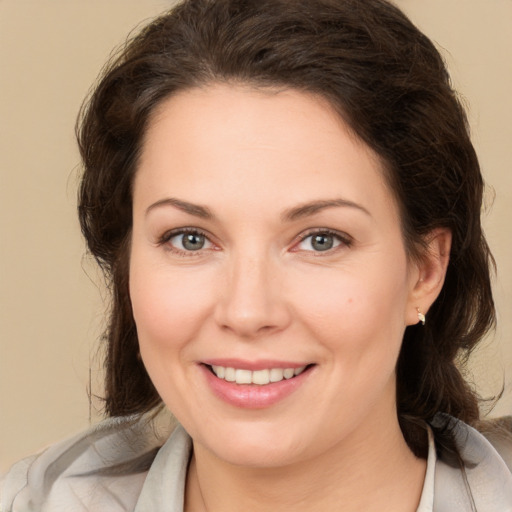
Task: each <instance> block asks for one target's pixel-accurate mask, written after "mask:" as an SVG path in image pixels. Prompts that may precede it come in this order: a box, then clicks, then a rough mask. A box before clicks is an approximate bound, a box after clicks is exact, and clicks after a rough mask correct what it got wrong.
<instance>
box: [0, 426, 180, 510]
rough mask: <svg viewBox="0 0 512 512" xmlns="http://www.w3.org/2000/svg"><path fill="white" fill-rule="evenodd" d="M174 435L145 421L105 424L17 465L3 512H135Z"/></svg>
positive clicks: (0, 498)
mask: <svg viewBox="0 0 512 512" xmlns="http://www.w3.org/2000/svg"><path fill="white" fill-rule="evenodd" d="M170 430H172V426H171V425H167V426H166V427H165V428H163V429H162V428H160V429H157V428H156V426H155V424H154V423H153V422H152V421H150V420H148V419H147V418H141V419H134V418H122V419H119V418H115V419H108V420H105V421H103V422H101V423H99V424H98V425H96V426H94V427H92V428H90V429H88V430H86V431H85V432H82V433H81V434H78V435H76V436H74V437H72V438H69V439H66V440H64V441H61V442H59V443H57V444H55V445H53V446H51V447H50V448H48V449H47V450H45V451H44V452H42V453H40V454H38V455H35V456H32V457H29V458H27V459H24V460H22V461H20V462H18V463H17V464H15V465H14V466H13V467H12V468H11V470H10V471H9V472H8V474H7V475H6V477H5V479H4V481H3V482H2V487H1V494H0V510H1V511H2V512H11V511H16V512H18V511H19V512H25V511H27V512H28V511H32V510H38V511H41V512H42V511H46V510H51V511H52V512H61V511H62V512H64V511H66V512H69V511H70V510H91V511H92V510H102V511H105V512H106V511H108V512H111V511H112V512H124V511H127V510H133V507H134V504H135V503H136V501H137V497H138V495H139V493H140V489H141V488H142V485H143V483H144V479H145V477H146V474H147V471H148V469H149V467H150V466H151V464H152V462H153V460H154V458H155V456H156V453H157V451H158V449H159V448H160V446H162V444H163V443H164V442H165V439H166V437H168V435H169V432H170Z"/></svg>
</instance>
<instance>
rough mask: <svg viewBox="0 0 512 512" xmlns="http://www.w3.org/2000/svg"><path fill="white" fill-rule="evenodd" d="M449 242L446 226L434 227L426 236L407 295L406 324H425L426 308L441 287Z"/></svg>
mask: <svg viewBox="0 0 512 512" xmlns="http://www.w3.org/2000/svg"><path fill="white" fill-rule="evenodd" d="M451 243H452V233H451V231H450V230H449V229H448V228H438V229H435V230H434V231H432V232H430V233H429V234H428V236H427V237H426V249H425V251H424V254H423V255H422V256H421V259H420V260H419V261H418V263H417V272H416V273H415V282H414V283H413V288H412V290H411V294H410V297H409V302H408V311H407V315H406V316H407V325H414V324H417V323H418V322H421V323H422V324H423V325H424V324H425V321H426V316H427V313H428V310H429V308H430V306H431V305H432V304H433V303H434V301H435V300H436V299H437V297H438V295H439V294H440V293H441V290H442V288H443V284H444V280H445V277H446V271H447V269H448V263H449V261H450V249H451Z"/></svg>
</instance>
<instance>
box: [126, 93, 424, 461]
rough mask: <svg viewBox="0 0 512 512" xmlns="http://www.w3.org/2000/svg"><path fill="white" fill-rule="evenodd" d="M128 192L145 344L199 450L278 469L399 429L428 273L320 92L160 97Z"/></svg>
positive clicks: (371, 161)
mask: <svg viewBox="0 0 512 512" xmlns="http://www.w3.org/2000/svg"><path fill="white" fill-rule="evenodd" d="M133 201H134V202H133V239H132V248H131V263H130V294H131V300H132V304H133V313H134V317H135V321H136V325H137V331H138V337H139V340H140V351H141V355H142V358H143V360H144V364H145V365H146V368H147V370H148V372H149V375H150V376H151V379H152V380H153V382H154V385H155V386H156V388H157V390H158V392H159V393H160V395H161V397H162V399H163V400H164V402H165V403H166V405H167V406H168V408H169V409H170V410H171V411H172V412H173V413H174V414H175V416H176V417H177V419H178V420H179V421H180V422H181V423H182V425H183V426H184V427H185V429H186V430H187V431H188V432H189V433H190V434H191V436H192V437H193V439H194V442H195V443H196V444H197V446H201V447H202V448H203V449H206V450H208V451H209V452H210V453H211V454H213V455H215V456H217V457H220V458H222V459H224V460H227V461H230V462H232V463H236V464H243V465H251V466H277V465H283V464H288V463H291V462H293V461H299V460H305V459H307V458H311V457H315V456H317V455H320V454H322V453H327V452H328V451H332V450H333V449H336V448H338V447H342V446H344V445H347V443H349V442H350V443H351V444H352V445H353V444H354V442H357V440H358V439H360V440H361V442H366V443H371V439H372V436H373V438H374V437H376V436H378V435H379V432H383V431H386V429H388V428H394V426H395V425H396V404H395V364H396V361H397V357H398V353H399V350H400V344H401V340H402V336H403V333H404V329H405V327H406V325H408V324H411V323H415V322H417V316H416V314H417V313H416V306H417V304H416V303H414V301H413V294H412V292H413V289H414V286H415V283H416V282H417V281H418V270H417V269H416V267H414V266H413V265H412V264H410V263H408V259H407V257H406V251H405V248H404V243H403V240H402V235H401V229H400V220H399V214H398V209H397V205H396V203H395V200H394V198H393V195H392V194H391V193H390V191H389V189H388V187H387V185H386V182H385V180H384V178H383V171H382V167H381V164H380V163H379V160H378V159H377V157H376V155H375V154H374V153H373V152H372V151H371V150H370V149H369V148H368V147H367V146H366V145H364V144H363V143H362V142H361V141H359V140H358V139H357V138H356V137H355V136H354V135H353V134H352V133H351V132H350V130H349V129H348V128H347V126H346V125H345V124H344V123H343V122H342V121H341V120H340V118H339V117H338V116H337V115H336V114H335V113H334V112H333V110H332V109H331V108H330V107H329V105H328V104H327V103H326V102H325V101H323V100H321V99H319V98H317V97H314V96H311V95H306V94H304V93H300V92H296V91H291V90H285V91H280V92H278V91H273V92H269V91H266V92H263V91H259V90H255V89H251V88H249V87H241V86H237V87H235V86H227V85H223V86H220V85H219V86H210V87H207V88H204V89H193V90H188V91H185V92H182V93H180V94H178V95H176V96H174V97H172V98H170V99H168V100H167V101H166V102H165V103H163V104H162V105H161V107H160V108H159V110H158V112H157V113H156V115H155V116H154V117H153V119H152V121H151V123H150V126H149V129H148V131H147V134H146V138H145V141H144V145H143V151H142V156H141V160H140V165H139V168H138V171H137V175H136V179H135V183H134V200H133ZM233 379H234V382H233ZM249 382H252V383H249Z"/></svg>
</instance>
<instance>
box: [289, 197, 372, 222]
mask: <svg viewBox="0 0 512 512" xmlns="http://www.w3.org/2000/svg"><path fill="white" fill-rule="evenodd" d="M336 207H345V208H355V209H356V210H360V211H361V212H363V213H365V214H366V215H369V216H370V217H371V213H370V212H369V211H368V210H367V209H366V208H365V207H364V206H361V205H360V204H357V203H354V202H353V201H349V200H347V199H329V200H319V201H311V202H310V203H305V204H302V205H300V206H297V207H295V208H290V209H289V210H286V211H285V212H284V213H283V214H282V215H281V218H282V220H283V221H285V222H286V221H287V222H292V221H294V220H298V219H302V218H303V217H309V216H310V215H314V214H315V213H318V212H319V211H321V210H325V209H326V208H336Z"/></svg>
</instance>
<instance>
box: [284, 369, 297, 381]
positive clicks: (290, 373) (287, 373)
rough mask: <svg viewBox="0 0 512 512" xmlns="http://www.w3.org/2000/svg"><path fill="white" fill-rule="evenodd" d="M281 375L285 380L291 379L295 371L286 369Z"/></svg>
mask: <svg viewBox="0 0 512 512" xmlns="http://www.w3.org/2000/svg"><path fill="white" fill-rule="evenodd" d="M283 374H284V378H285V379H291V378H292V377H293V376H294V374H295V370H294V369H293V368H286V370H285V371H284V372H283Z"/></svg>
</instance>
